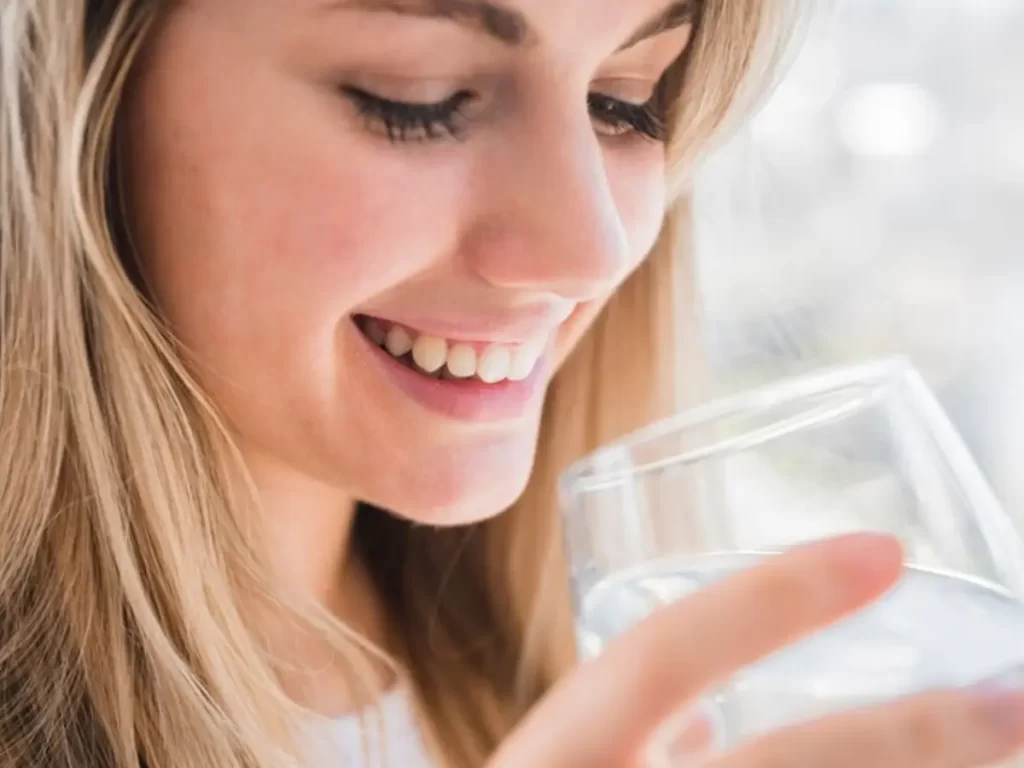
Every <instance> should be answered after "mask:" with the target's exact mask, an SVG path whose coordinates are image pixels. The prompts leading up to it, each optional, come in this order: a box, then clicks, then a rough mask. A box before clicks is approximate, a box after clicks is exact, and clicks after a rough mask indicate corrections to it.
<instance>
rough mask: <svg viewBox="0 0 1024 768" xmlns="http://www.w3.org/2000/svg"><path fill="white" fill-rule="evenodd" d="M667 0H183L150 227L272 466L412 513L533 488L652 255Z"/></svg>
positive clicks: (469, 505)
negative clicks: (571, 402)
mask: <svg viewBox="0 0 1024 768" xmlns="http://www.w3.org/2000/svg"><path fill="white" fill-rule="evenodd" d="M684 5H685V4H683V5H680V4H678V3H677V4H669V3H667V0H557V2H553V1H552V0H502V2H501V4H499V3H498V2H493V3H492V2H484V1H483V0H180V1H179V2H178V3H177V4H176V5H175V7H174V8H173V10H171V11H169V13H168V15H167V16H166V17H165V18H164V19H163V20H162V22H161V23H160V24H159V25H158V27H157V29H156V30H155V33H154V35H153V36H152V37H151V39H150V42H149V44H148V46H147V48H146V50H145V51H143V55H142V57H141V59H140V61H139V64H138V66H137V69H136V77H135V80H134V82H133V87H132V88H131V91H130V93H129V95H128V100H127V103H126V107H125V115H124V117H125V128H126V134H125V135H126V137H127V138H126V141H125V142H124V147H123V149H124V152H125V161H126V167H127V185H128V189H129V191H130V195H131V200H132V203H131V206H132V211H131V218H132V227H133V237H134V240H135V244H136V247H137V248H138V251H139V252H140V254H141V257H142V260H143V267H144V270H145V271H146V274H147V280H148V281H149V284H150V286H151V289H152V291H153V292H154V294H155V298H156V300H157V301H158V303H159V304H160V305H161V307H162V310H163V312H164V313H165V315H166V317H167V318H168V320H169V322H170V324H171V326H172V327H173V329H174V331H175V332H176V334H177V335H178V337H179V338H180V339H181V340H182V341H183V342H184V343H185V345H186V346H187V348H188V349H189V350H190V351H191V354H192V357H193V360H194V362H195V365H196V372H197V375H198V376H199V378H200V380H201V382H202V384H203V385H204V386H205V387H206V389H207V390H208V391H209V392H210V394H211V395H212V397H213V398H214V400H215V401H216V403H217V404H218V405H219V406H220V407H221V408H222V410H223V412H224V413H225V415H226V417H227V418H228V420H229V422H230V424H231V426H232V428H233V430H234V431H235V433H236V435H237V438H238V440H239V441H240V444H241V446H242V448H243V451H244V453H245V454H246V456H247V457H248V459H249V460H250V463H251V464H252V465H253V466H254V467H258V468H260V469H259V470H258V471H260V472H266V473H276V474H277V475H280V476H282V477H284V476H288V477H291V478H304V479H305V480H304V482H305V481H308V482H309V483H311V484H316V485H317V486H318V487H321V488H330V489H338V491H339V492H343V493H344V494H346V495H347V496H349V497H355V498H359V499H362V500H366V501H370V502H373V503H376V504H379V505H381V506H384V507H387V508H389V509H392V510H394V511H396V512H397V513H399V514H403V515H405V516H407V517H409V518H412V519H414V520H418V521H422V522H425V523H431V524H453V523H462V522H467V521H470V520H474V519H477V518H480V517H483V516H486V515H490V514H494V513H496V512H497V511H499V510H500V509H502V508H504V507H505V506H507V505H508V504H509V503H511V502H512V501H513V500H514V499H515V497H516V496H517V495H518V494H519V493H520V491H521V490H522V488H523V486H524V484H525V482H526V479H527V477H528V474H529V471H530V467H531V464H532V460H533V455H534V449H535V444H536V441H537V432H538V427H539V421H540V414H541V407H542V404H543V400H544V393H545V390H546V387H547V385H548V382H549V381H550V380H551V377H552V375H553V373H554V371H555V369H556V368H557V366H558V364H559V363H560V361H561V360H562V359H564V357H565V355H566V353H567V351H568V350H569V349H570V348H571V347H572V346H573V344H574V343H575V342H576V341H577V340H578V339H579V337H580V335H581V334H582V333H583V332H584V331H585V330H586V328H587V326H588V325H589V324H590V323H591V322H592V320H593V319H594V317H595V315H596V313H597V312H598V310H599V308H600V307H601V305H602V304H603V302H605V301H606V300H607V299H608V297H609V296H610V295H611V294H612V293H613V292H614V291H615V290H616V287H617V286H619V285H620V284H621V283H622V281H623V280H624V279H625V278H626V277H627V276H628V275H629V274H630V272H632V271H633V270H634V269H635V268H636V267H637V266H638V265H639V263H640V262H641V260H642V259H643V257H644V256H645V254H646V253H647V252H648V250H649V249H650V248H651V246H652V245H653V243H654V241H655V239H656V237H657V235H658V233H659V229H660V226H661V223H662V219H663V214H664V198H665V187H664V172H665V167H664V157H663V151H664V147H663V144H662V143H661V141H660V140H659V135H660V131H659V127H658V119H657V116H656V115H654V114H651V112H650V110H649V109H648V108H647V107H646V106H645V105H646V102H647V101H648V99H649V98H650V97H651V95H652V93H653V91H654V88H655V84H656V83H657V81H658V80H659V78H660V77H661V76H662V74H663V73H664V72H665V70H666V69H667V68H668V67H669V66H670V64H672V63H673V61H674V60H675V59H677V57H678V56H679V55H680V53H681V52H682V51H683V49H684V48H685V46H686V44H687V41H688V37H689V28H688V26H687V25H686V23H685V19H686V18H687V14H686V11H685V7H684Z"/></svg>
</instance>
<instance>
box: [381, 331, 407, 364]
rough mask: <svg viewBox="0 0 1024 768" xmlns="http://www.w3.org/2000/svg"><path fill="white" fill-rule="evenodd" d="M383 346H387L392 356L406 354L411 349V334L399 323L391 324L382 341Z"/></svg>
mask: <svg viewBox="0 0 1024 768" xmlns="http://www.w3.org/2000/svg"><path fill="white" fill-rule="evenodd" d="M384 346H385V347H387V350H388V352H390V353H391V354H392V355H393V356H394V357H401V356H402V355H407V354H409V352H410V351H411V350H412V336H410V335H409V332H408V331H407V330H405V328H402V327H401V326H400V325H395V326H392V328H391V330H390V331H388V337H387V339H386V340H385V342H384Z"/></svg>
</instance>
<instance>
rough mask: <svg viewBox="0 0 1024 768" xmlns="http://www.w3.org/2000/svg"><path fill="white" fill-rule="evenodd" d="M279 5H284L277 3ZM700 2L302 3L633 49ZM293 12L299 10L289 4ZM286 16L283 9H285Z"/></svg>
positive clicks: (518, 40)
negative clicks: (579, 35) (606, 39)
mask: <svg viewBox="0 0 1024 768" xmlns="http://www.w3.org/2000/svg"><path fill="white" fill-rule="evenodd" d="M276 2H278V4H280V2H281V0H276ZM697 2H698V0H557V1H556V2H553V1H552V0H303V2H301V3H299V4H298V6H299V7H301V8H302V9H303V10H305V11H306V12H308V13H309V14H311V15H313V16H329V15H331V14H341V13H345V12H350V13H352V12H367V13H378V14H381V15H385V16H393V17H395V18H403V17H404V18H426V19H434V20H440V21H448V22H452V23H454V24H458V25H461V26H463V27H466V28H468V29H472V30H474V31H476V32H479V33H481V34H484V35H487V36H490V37H492V38H494V39H496V40H498V41H500V42H503V43H505V44H507V45H512V46H525V45H530V44H534V43H536V42H538V41H539V40H541V39H543V38H544V37H546V36H554V35H558V34H559V33H560V32H561V33H563V34H564V33H565V32H566V31H567V30H569V29H571V30H573V31H575V32H583V33H585V34H586V33H590V34H602V33H606V34H614V33H619V34H620V35H623V36H624V37H623V41H622V44H621V45H622V47H629V46H631V45H633V44H636V43H638V42H641V41H643V40H645V39H647V38H649V37H653V36H655V35H657V34H658V33H660V32H665V31H668V30H671V29H675V28H677V27H680V26H684V25H685V24H687V23H689V22H690V21H691V20H692V19H693V17H694V14H695V11H696V6H697ZM288 5H289V6H290V7H291V8H292V9H295V8H296V5H295V4H291V3H289V4H288ZM282 10H283V9H282Z"/></svg>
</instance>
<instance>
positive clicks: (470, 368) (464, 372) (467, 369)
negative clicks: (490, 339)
mask: <svg viewBox="0 0 1024 768" xmlns="http://www.w3.org/2000/svg"><path fill="white" fill-rule="evenodd" d="M448 373H450V374H451V375H452V377H454V378H456V379H468V378H469V377H471V376H473V375H475V374H476V350H475V349H473V347H472V345H470V344H455V345H454V346H453V347H452V348H451V349H449V350H448Z"/></svg>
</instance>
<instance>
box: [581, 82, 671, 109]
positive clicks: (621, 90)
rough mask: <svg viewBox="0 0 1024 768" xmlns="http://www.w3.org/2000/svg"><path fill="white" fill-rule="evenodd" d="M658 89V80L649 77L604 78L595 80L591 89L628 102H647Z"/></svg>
mask: <svg viewBox="0 0 1024 768" xmlns="http://www.w3.org/2000/svg"><path fill="white" fill-rule="evenodd" d="M657 89H658V81H657V80H648V79H647V78H626V77H619V78H602V79H600V80H595V81H594V82H593V83H592V84H591V87H590V90H591V91H592V92H595V93H600V94H601V95H602V96H607V97H609V98H612V99H617V100H619V101H624V102H626V103H627V104H646V103H647V102H649V101H650V100H651V99H652V98H653V97H654V95H655V93H656V92H657Z"/></svg>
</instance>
